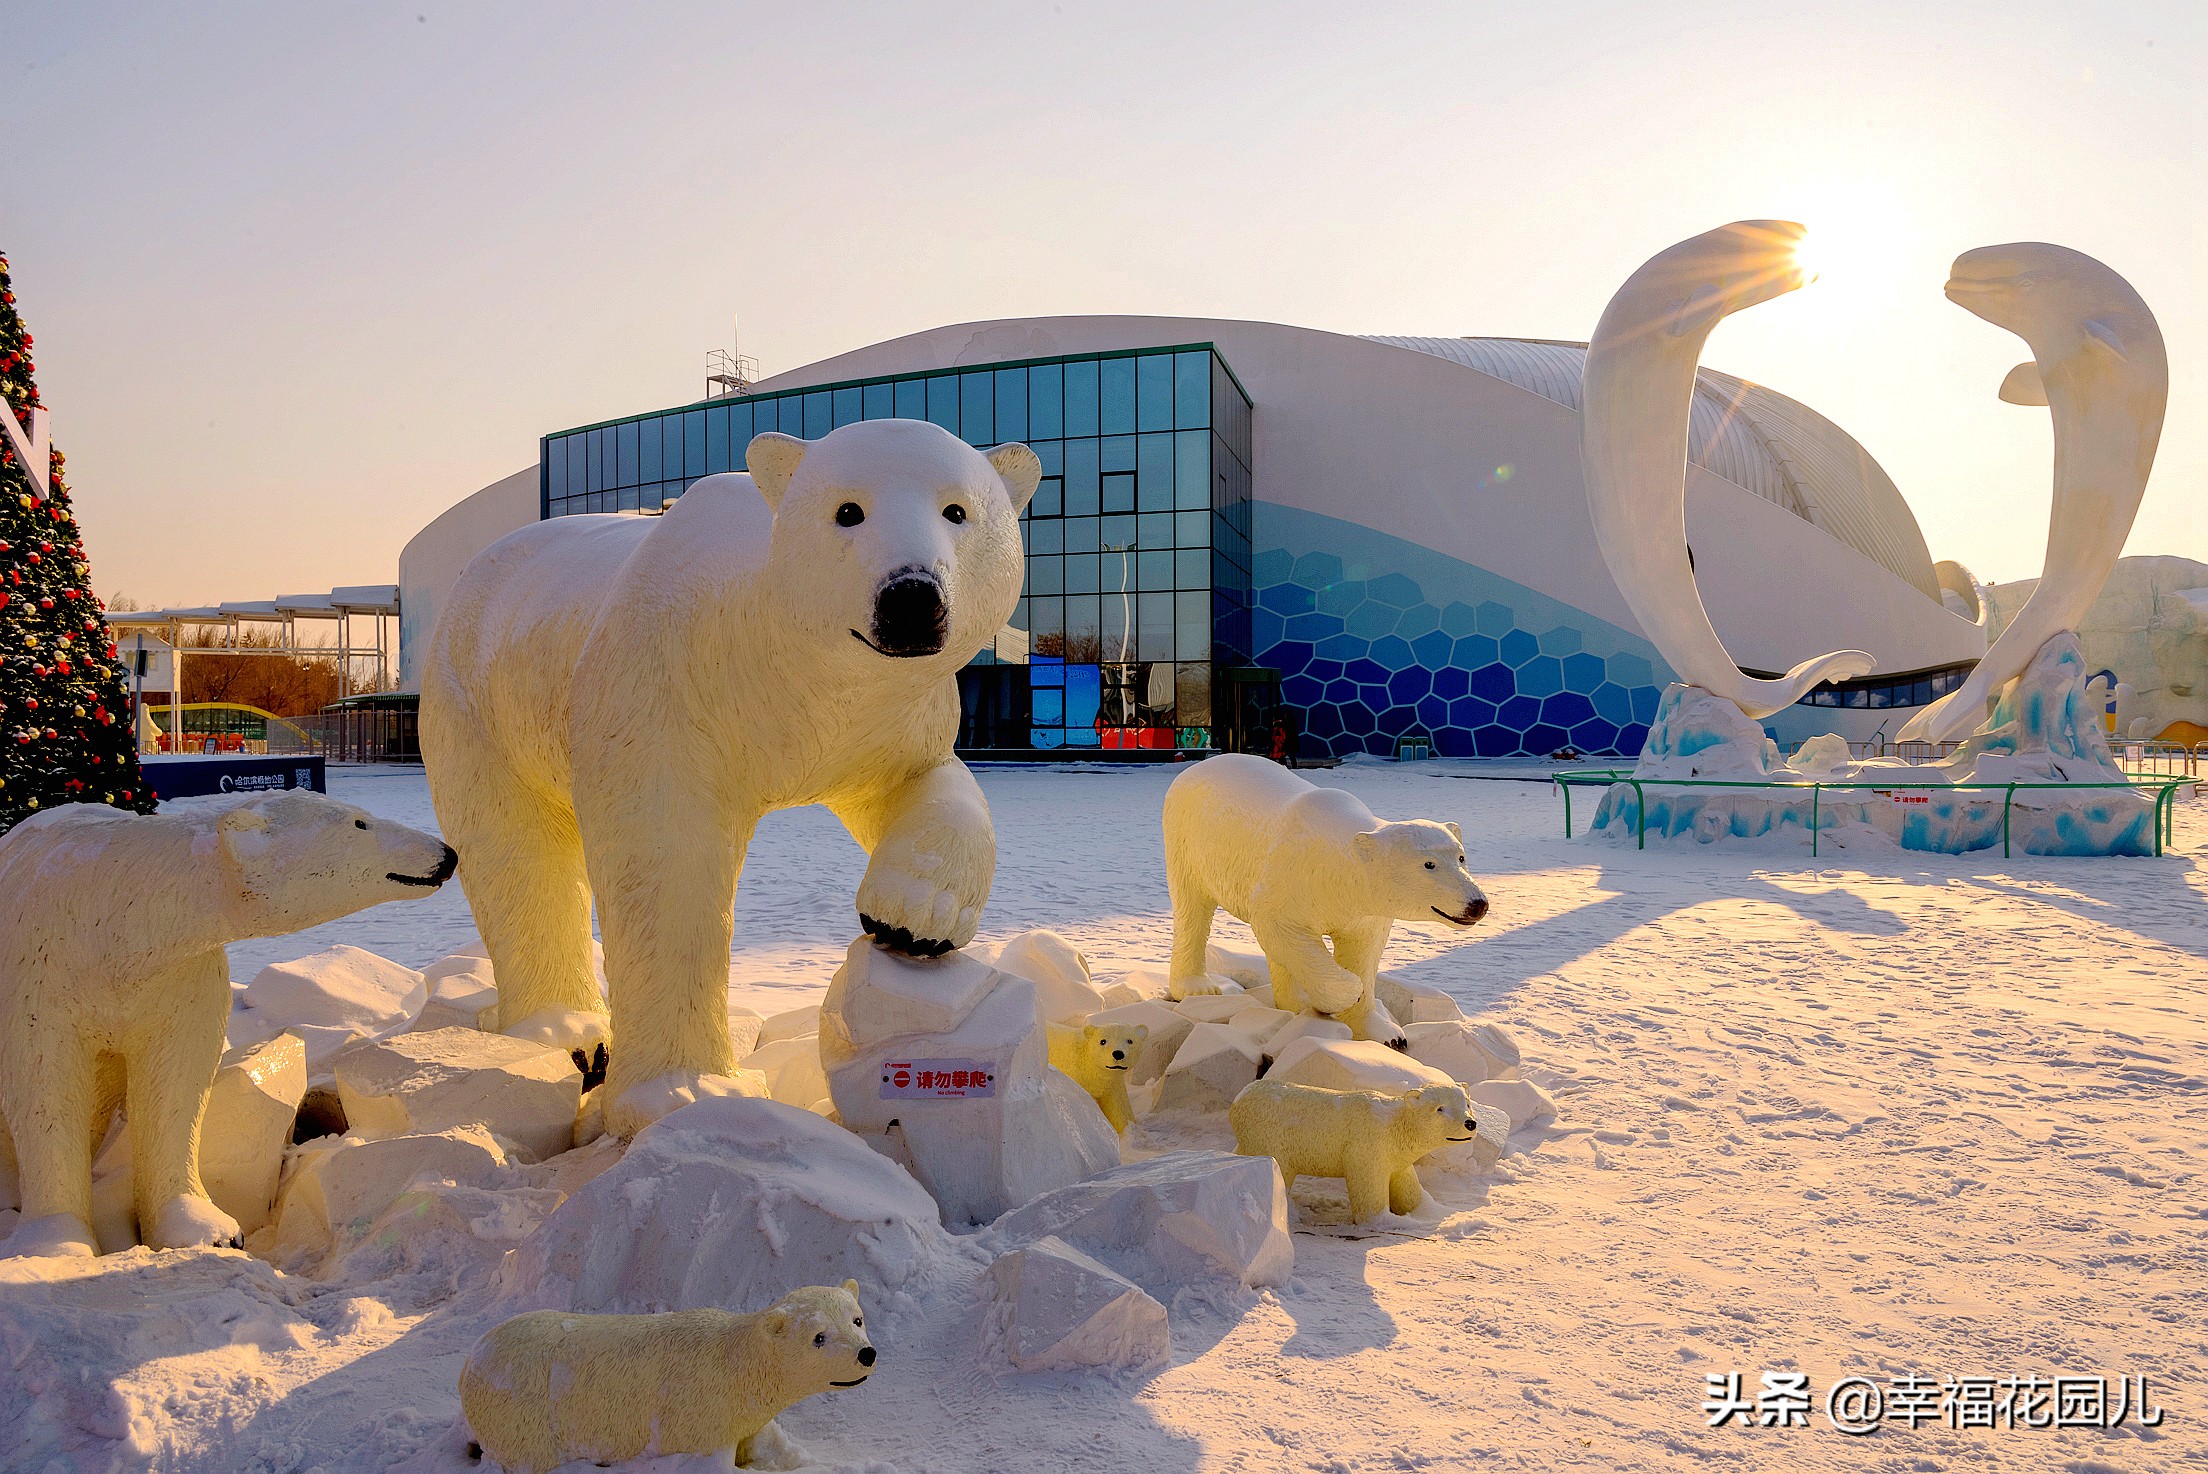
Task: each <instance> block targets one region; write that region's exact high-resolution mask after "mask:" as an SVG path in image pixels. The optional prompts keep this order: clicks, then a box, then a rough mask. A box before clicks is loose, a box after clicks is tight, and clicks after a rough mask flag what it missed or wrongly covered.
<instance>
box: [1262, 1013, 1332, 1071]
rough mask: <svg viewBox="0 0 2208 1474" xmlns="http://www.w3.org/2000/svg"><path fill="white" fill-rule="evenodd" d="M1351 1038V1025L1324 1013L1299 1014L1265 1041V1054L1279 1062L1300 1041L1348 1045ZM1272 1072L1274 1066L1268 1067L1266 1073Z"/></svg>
mask: <svg viewBox="0 0 2208 1474" xmlns="http://www.w3.org/2000/svg"><path fill="white" fill-rule="evenodd" d="M1349 1038H1350V1030H1349V1025H1347V1024H1345V1023H1343V1022H1342V1021H1341V1020H1340V1019H1333V1018H1328V1017H1327V1016H1326V1015H1325V1014H1323V1013H1299V1014H1297V1015H1296V1016H1295V1017H1294V1018H1292V1019H1290V1020H1289V1021H1288V1022H1287V1023H1286V1024H1283V1025H1282V1026H1281V1027H1280V1029H1279V1030H1278V1031H1276V1032H1275V1033H1274V1034H1273V1035H1272V1037H1271V1038H1269V1039H1267V1040H1266V1041H1265V1052H1266V1053H1267V1054H1269V1055H1271V1056H1272V1057H1273V1059H1275V1060H1276V1061H1277V1060H1278V1059H1279V1058H1280V1057H1281V1056H1282V1055H1283V1054H1286V1053H1287V1052H1288V1050H1289V1048H1290V1046H1292V1045H1293V1044H1295V1042H1296V1041H1297V1040H1299V1039H1338V1040H1341V1041H1342V1042H1344V1043H1347V1042H1348V1041H1349ZM1271 1071H1272V1066H1270V1065H1268V1066H1266V1072H1267V1073H1268V1074H1270V1073H1271Z"/></svg>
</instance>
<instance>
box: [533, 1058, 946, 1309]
mask: <svg viewBox="0 0 2208 1474" xmlns="http://www.w3.org/2000/svg"><path fill="white" fill-rule="evenodd" d="M977 1265H978V1258H977V1257H976V1256H974V1255H973V1253H972V1251H970V1250H968V1249H965V1248H964V1247H962V1246H961V1245H960V1244H959V1242H958V1241H957V1240H956V1239H954V1238H953V1237H952V1236H951V1235H950V1234H949V1233H948V1232H946V1231H945V1230H944V1228H943V1225H942V1221H941V1219H940V1217H939V1215H938V1214H937V1211H936V1206H935V1200H934V1199H933V1198H931V1197H929V1196H928V1194H927V1191H926V1190H925V1189H924V1188H922V1187H921V1186H920V1184H919V1183H917V1182H915V1181H913V1180H912V1177H911V1176H910V1174H908V1173H907V1172H906V1171H905V1170H904V1169H903V1168H902V1167H900V1166H898V1165H897V1164H896V1163H894V1162H892V1161H890V1160H889V1159H888V1158H887V1157H884V1156H882V1155H881V1154H880V1153H879V1152H876V1151H874V1150H873V1149H872V1148H871V1147H869V1146H867V1145H866V1144H865V1143H864V1142H862V1141H860V1140H859V1139H858V1138H857V1137H855V1136H853V1135H852V1134H851V1133H850V1132H848V1131H845V1130H844V1129H842V1128H841V1127H839V1126H836V1125H833V1124H831V1123H830V1122H828V1121H825V1120H823V1119H821V1118H820V1117H819V1116H816V1115H814V1114H813V1113H812V1112H810V1111H804V1110H799V1109H797V1108H795V1107H792V1106H786V1105H782V1104H780V1103H779V1102H776V1101H771V1100H758V1099H753V1098H749V1097H742V1096H736V1097H725V1098H721V1099H715V1100H703V1101H699V1102H698V1103H697V1104H695V1105H691V1106H685V1107H684V1108H683V1109H681V1110H679V1111H676V1112H674V1113H673V1114H672V1115H669V1116H666V1117H664V1118H663V1119H661V1120H660V1121H658V1122H656V1123H654V1124H653V1125H651V1126H648V1127H646V1128H645V1129H644V1130H642V1131H640V1132H638V1133H637V1136H636V1139H635V1140H634V1141H632V1142H631V1143H630V1144H629V1149H628V1152H627V1154H626V1155H624V1156H623V1157H622V1159H621V1161H620V1162H619V1163H618V1164H616V1165H615V1166H613V1167H610V1168H608V1169H607V1170H606V1171H605V1172H603V1173H601V1174H600V1175H599V1176H597V1177H596V1178H593V1179H592V1180H591V1181H590V1182H589V1183H588V1184H587V1185H585V1186H584V1187H582V1188H581V1189H580V1190H579V1191H577V1192H576V1193H575V1194H574V1195H573V1196H572V1197H570V1198H569V1199H568V1200H567V1201H566V1202H565V1203H563V1204H561V1205H560V1207H559V1209H558V1211H557V1212H555V1213H554V1214H553V1215H552V1217H551V1218H550V1219H549V1220H547V1221H546V1223H545V1224H544V1226H543V1227H542V1228H541V1229H539V1230H538V1231H537V1232H536V1233H535V1234H533V1235H532V1236H531V1237H530V1238H529V1239H528V1240H527V1241H526V1242H524V1243H523V1244H522V1245H521V1246H520V1247H519V1248H517V1249H516V1250H515V1251H514V1253H513V1255H512V1256H511V1257H510V1258H509V1259H508V1260H507V1262H506V1264H505V1266H504V1267H503V1269H502V1271H501V1290H502V1293H503V1298H504V1299H506V1300H507V1301H508V1302H509V1308H510V1310H511V1311H512V1312H514V1313H519V1312H520V1311H522V1310H526V1309H547V1310H580V1311H589V1312H616V1313H641V1312H645V1311H654V1310H691V1309H695V1308H697V1307H699V1306H706V1305H713V1306H719V1307H721V1308H722V1309H725V1310H743V1311H748V1310H757V1309H759V1308H760V1307H761V1306H763V1305H766V1304H768V1303H769V1302H771V1301H773V1300H774V1299H776V1298H777V1297H779V1296H781V1295H783V1294H785V1293H787V1292H788V1291H790V1290H793V1289H796V1288H797V1287H798V1286H800V1285H833V1284H840V1283H842V1282H843V1281H844V1280H846V1279H855V1280H857V1281H858V1282H859V1299H860V1301H861V1303H863V1304H864V1305H865V1306H866V1309H867V1314H868V1315H869V1316H881V1317H883V1318H884V1319H885V1320H887V1321H890V1322H892V1323H893V1322H894V1321H895V1320H896V1318H897V1317H898V1316H899V1315H900V1314H903V1313H907V1312H910V1311H912V1310H913V1309H915V1308H916V1307H917V1304H918V1302H919V1300H920V1299H921V1298H923V1297H925V1296H927V1295H928V1294H930V1293H931V1292H932V1291H933V1290H934V1289H935V1288H936V1287H937V1286H939V1285H942V1284H947V1283H948V1282H949V1280H950V1279H951V1278H952V1277H953V1276H970V1275H971V1274H972V1273H973V1271H974V1269H975V1268H976V1267H977Z"/></svg>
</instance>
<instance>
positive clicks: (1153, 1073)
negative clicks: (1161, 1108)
mask: <svg viewBox="0 0 2208 1474" xmlns="http://www.w3.org/2000/svg"><path fill="white" fill-rule="evenodd" d="M1086 1022H1088V1023H1092V1024H1096V1025H1098V1026H1099V1027H1102V1028H1108V1029H1112V1028H1126V1027H1128V1026H1129V1025H1133V1024H1140V1025H1142V1026H1143V1027H1144V1028H1146V1029H1148V1030H1149V1031H1150V1033H1149V1037H1147V1038H1145V1039H1144V1040H1143V1041H1142V1048H1141V1050H1140V1051H1139V1052H1138V1053H1137V1054H1136V1055H1135V1063H1134V1066H1133V1067H1132V1068H1131V1069H1130V1070H1128V1072H1127V1083H1128V1084H1130V1085H1147V1084H1149V1083H1150V1082H1151V1081H1152V1080H1155V1079H1157V1078H1158V1076H1160V1075H1162V1074H1164V1073H1165V1067H1166V1066H1167V1065H1169V1064H1171V1063H1173V1053H1174V1051H1175V1050H1177V1049H1179V1048H1180V1047H1181V1041H1182V1040H1183V1039H1186V1038H1187V1037H1188V1031H1189V1030H1190V1029H1193V1028H1194V1027H1196V1026H1195V1024H1194V1023H1192V1022H1190V1020H1189V1019H1188V1017H1187V1016H1186V1015H1185V1014H1181V1013H1178V1012H1176V1011H1175V1010H1174V1009H1172V1008H1170V1007H1168V1006H1167V1005H1165V1004H1163V1003H1159V1002H1156V1001H1154V1000H1152V1001H1145V1002H1140V1003H1128V1004H1123V1005H1121V1006H1120V1007H1117V1008H1107V1009H1105V1010H1104V1011H1103V1012H1102V1013H1097V1014H1091V1015H1090V1016H1089V1017H1088V1019H1087V1020H1086Z"/></svg>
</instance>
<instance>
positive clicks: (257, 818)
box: [215, 809, 268, 834]
mask: <svg viewBox="0 0 2208 1474" xmlns="http://www.w3.org/2000/svg"><path fill="white" fill-rule="evenodd" d="M215 827H216V828H217V829H219V830H221V831H222V832H223V833H224V834H246V833H250V832H251V831H253V830H256V829H266V828H267V827H268V815H266V814H264V813H262V812H261V811H260V810H259V809H232V810H231V811H230V812H229V813H227V814H224V815H223V816H222V822H221V823H219V824H217V825H216V826H215Z"/></svg>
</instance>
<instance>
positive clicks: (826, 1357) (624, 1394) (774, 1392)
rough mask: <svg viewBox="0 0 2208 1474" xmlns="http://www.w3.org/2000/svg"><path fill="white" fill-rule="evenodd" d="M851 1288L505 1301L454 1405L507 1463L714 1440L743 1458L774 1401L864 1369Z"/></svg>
mask: <svg viewBox="0 0 2208 1474" xmlns="http://www.w3.org/2000/svg"><path fill="white" fill-rule="evenodd" d="M858 1290H859V1286H858V1282H857V1281H856V1280H845V1281H844V1282H843V1284H842V1285H841V1286H840V1287H837V1286H829V1285H812V1286H807V1287H806V1288H803V1289H797V1290H792V1291H790V1293H789V1294H787V1295H784V1296H783V1297H782V1298H781V1299H779V1300H777V1301H775V1302H774V1304H772V1305H770V1306H768V1307H767V1308H766V1309H765V1310H761V1311H756V1312H754V1313H752V1314H749V1315H739V1314H737V1313H735V1312H734V1311H728V1310H713V1309H706V1310H678V1311H672V1312H669V1313H665V1314H660V1315H580V1314H574V1313H570V1312H567V1311H560V1310H537V1311H531V1312H530V1313H529V1314H527V1315H517V1316H515V1317H514V1318H513V1319H512V1320H509V1321H504V1322H501V1323H500V1324H499V1325H497V1326H495V1327H493V1328H492V1329H491V1331H490V1333H489V1334H488V1335H486V1336H484V1338H483V1339H482V1340H481V1341H478V1342H477V1343H476V1345H475V1349H474V1350H473V1351H471V1352H469V1353H468V1359H467V1362H466V1364H465V1365H463V1366H462V1367H461V1368H460V1410H461V1413H462V1414H463V1415H464V1416H465V1417H466V1418H467V1421H468V1428H469V1431H470V1432H471V1433H473V1435H474V1437H475V1441H476V1443H477V1445H478V1446H479V1447H480V1448H481V1450H482V1453H483V1455H484V1457H486V1458H488V1459H490V1460H491V1461H492V1462H493V1463H495V1464H497V1465H499V1466H500V1467H501V1468H503V1469H507V1470H511V1471H514V1474H544V1471H546V1470H549V1469H555V1468H557V1467H559V1466H560V1465H562V1464H565V1463H569V1462H572V1461H574V1460H577V1459H589V1460H591V1461H593V1462H595V1463H598V1464H612V1463H625V1462H627V1461H628V1460H630V1459H638V1458H645V1457H650V1456H655V1455H659V1454H715V1453H721V1452H723V1451H726V1450H733V1452H734V1454H735V1459H736V1462H737V1463H738V1464H739V1465H741V1464H748V1463H750V1462H751V1455H752V1453H753V1449H752V1442H753V1440H754V1439H757V1438H758V1437H759V1434H760V1432H761V1430H763V1429H765V1428H766V1427H767V1425H768V1424H769V1423H770V1422H772V1420H773V1418H774V1415H775V1414H776V1413H779V1412H781V1411H782V1410H783V1409H784V1408H786V1407H788V1406H790V1405H791V1404H792V1403H795V1402H799V1401H802V1400H803V1399H805V1398H808V1397H811V1396H812V1395H813V1394H814V1393H816V1392H825V1391H827V1390H828V1389H829V1388H831V1387H856V1386H858V1385H859V1384H860V1383H861V1382H864V1381H865V1380H866V1379H867V1377H868V1376H869V1375H871V1374H872V1371H873V1367H874V1346H873V1343H872V1342H870V1341H869V1340H868V1339H867V1335H866V1316H865V1313H864V1312H862V1311H861V1310H860V1309H859V1298H858Z"/></svg>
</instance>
